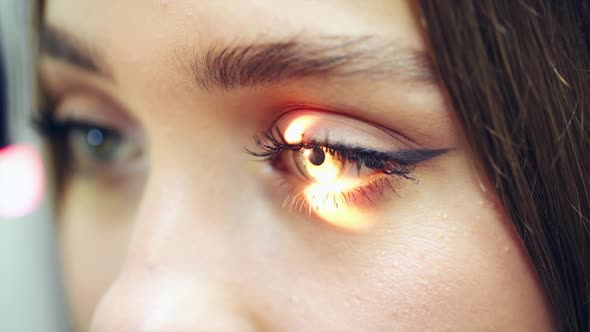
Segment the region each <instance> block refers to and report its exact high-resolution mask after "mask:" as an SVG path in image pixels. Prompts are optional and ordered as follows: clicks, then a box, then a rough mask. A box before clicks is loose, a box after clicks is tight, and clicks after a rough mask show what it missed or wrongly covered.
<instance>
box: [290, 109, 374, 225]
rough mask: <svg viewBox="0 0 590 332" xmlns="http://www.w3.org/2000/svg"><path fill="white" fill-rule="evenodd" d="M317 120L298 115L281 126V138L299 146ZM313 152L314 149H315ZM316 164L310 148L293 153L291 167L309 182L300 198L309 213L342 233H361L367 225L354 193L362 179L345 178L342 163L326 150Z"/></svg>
mask: <svg viewBox="0 0 590 332" xmlns="http://www.w3.org/2000/svg"><path fill="white" fill-rule="evenodd" d="M316 121H318V116H317V115H315V114H308V115H302V116H299V117H296V118H294V119H292V120H291V121H290V122H288V124H287V126H286V127H283V129H284V131H283V138H284V140H285V142H287V143H289V144H299V143H301V142H303V141H304V140H305V138H306V137H305V134H306V133H309V132H310V131H311V132H313V131H314V130H313V129H314V128H313V126H314V124H315V123H316ZM316 149H317V148H316ZM322 150H323V152H324V153H325V155H324V156H322V159H321V161H320V162H318V163H317V164H314V163H313V162H312V153H314V149H313V148H309V149H305V150H302V151H301V153H300V154H295V155H294V158H295V164H296V165H297V167H298V169H299V171H300V172H301V174H302V175H303V176H304V177H305V178H306V179H307V180H308V181H309V182H310V184H309V185H307V187H306V188H305V189H303V191H302V196H301V197H302V198H304V200H305V201H306V203H307V206H308V207H309V212H310V213H311V212H313V214H314V215H315V216H317V217H318V218H319V219H321V220H322V221H323V222H325V223H327V224H330V225H332V226H335V227H337V228H339V229H342V230H346V231H353V232H354V231H362V230H365V229H367V228H368V227H369V226H370V225H371V224H370V223H369V222H368V220H367V216H366V214H365V213H363V211H362V210H361V208H360V206H359V204H358V202H359V200H362V199H364V198H361V197H360V196H362V195H363V194H362V193H358V192H357V190H358V188H361V187H362V186H363V184H364V183H365V180H366V179H361V178H355V177H352V178H350V177H347V176H346V174H347V168H348V167H349V166H350V165H347V163H346V161H343V160H340V159H339V158H337V157H335V156H334V155H333V154H332V153H330V152H329V151H327V150H326V149H322Z"/></svg>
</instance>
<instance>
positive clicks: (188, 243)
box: [129, 147, 235, 266]
mask: <svg viewBox="0 0 590 332" xmlns="http://www.w3.org/2000/svg"><path fill="white" fill-rule="evenodd" d="M180 148H182V149H185V150H179V149H164V148H160V149H158V150H159V151H161V152H160V154H159V155H156V156H154V157H152V161H151V169H150V175H149V177H148V181H147V184H146V186H145V189H144V193H143V196H142V199H141V202H140V205H139V208H138V211H137V213H136V217H135V223H134V225H135V226H134V232H133V237H132V241H131V244H130V248H129V256H130V258H131V259H134V258H136V259H137V258H139V259H143V260H145V261H146V262H147V263H148V264H153V263H154V262H159V263H163V262H164V261H174V260H176V261H179V260H182V258H183V257H185V258H189V257H188V256H191V254H193V255H196V254H200V257H194V256H193V257H190V258H191V259H193V260H199V261H201V263H202V264H201V266H203V264H205V262H204V261H202V260H207V259H209V260H211V259H212V260H214V261H219V259H220V258H221V257H218V256H219V255H220V254H222V253H223V251H224V250H223V246H222V245H223V244H224V243H225V244H227V243H229V241H228V239H227V237H228V236H231V232H230V229H231V228H232V224H233V222H234V220H233V219H234V216H233V214H234V212H235V210H234V209H232V208H231V206H228V204H229V203H230V202H231V201H233V199H232V197H233V195H234V194H235V191H234V190H232V189H231V183H228V181H218V180H217V179H220V178H223V176H224V174H226V173H230V172H231V170H228V169H227V167H230V166H229V165H227V164H223V165H222V166H219V165H216V166H215V167H212V163H213V161H214V160H218V159H219V158H221V156H219V155H217V154H218V152H216V151H211V150H207V149H201V148H198V149H195V150H196V151H199V152H196V151H195V150H191V149H188V150H186V147H180ZM134 255H137V256H134ZM216 256H217V257H216Z"/></svg>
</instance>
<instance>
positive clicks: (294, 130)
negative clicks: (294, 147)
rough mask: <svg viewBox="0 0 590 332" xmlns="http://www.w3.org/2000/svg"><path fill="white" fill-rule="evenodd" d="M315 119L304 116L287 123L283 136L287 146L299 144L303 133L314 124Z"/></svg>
mask: <svg viewBox="0 0 590 332" xmlns="http://www.w3.org/2000/svg"><path fill="white" fill-rule="evenodd" d="M315 118H316V117H314V116H311V115H304V116H301V117H298V118H296V119H295V120H293V121H292V122H291V123H289V125H288V127H287V129H285V134H284V135H283V137H284V138H285V141H286V142H287V143H289V144H297V143H301V141H302V140H303V136H304V133H305V131H306V130H307V129H308V128H309V127H310V126H311V125H312V124H313V123H314V122H315Z"/></svg>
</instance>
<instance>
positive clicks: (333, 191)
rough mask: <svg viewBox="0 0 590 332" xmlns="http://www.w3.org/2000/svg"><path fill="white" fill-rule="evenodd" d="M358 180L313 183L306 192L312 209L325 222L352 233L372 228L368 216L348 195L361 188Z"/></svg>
mask: <svg viewBox="0 0 590 332" xmlns="http://www.w3.org/2000/svg"><path fill="white" fill-rule="evenodd" d="M359 185H361V184H360V182H359V181H358V180H350V179H349V180H339V181H335V182H331V183H313V184H310V185H309V186H308V187H307V188H306V189H305V190H304V196H305V199H306V200H307V203H308V204H309V206H310V208H311V209H312V210H313V211H314V212H315V213H316V214H317V216H318V217H320V218H321V219H322V220H323V221H325V222H327V223H329V224H331V225H334V226H336V227H338V228H342V229H345V230H350V231H360V230H363V229H366V228H367V227H368V226H370V224H369V223H367V220H366V216H363V213H362V212H361V211H360V210H359V208H358V207H357V206H355V205H354V202H350V201H349V198H345V197H347V196H346V194H347V193H349V192H353V191H354V190H355V188H358V187H359Z"/></svg>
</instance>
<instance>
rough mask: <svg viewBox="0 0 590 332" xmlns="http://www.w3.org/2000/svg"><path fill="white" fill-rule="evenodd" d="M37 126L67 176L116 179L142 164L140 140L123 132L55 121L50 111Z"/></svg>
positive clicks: (142, 156) (75, 122)
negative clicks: (48, 141) (55, 150)
mask: <svg viewBox="0 0 590 332" xmlns="http://www.w3.org/2000/svg"><path fill="white" fill-rule="evenodd" d="M77 117H78V118H82V117H81V116H77ZM36 125H37V127H38V129H39V130H40V132H41V133H42V134H43V135H45V136H46V137H47V138H49V139H50V141H51V142H52V143H53V144H54V146H55V147H57V148H58V150H59V152H60V156H61V158H62V159H63V160H61V161H60V165H65V166H66V171H68V173H69V174H79V175H84V176H92V177H101V178H105V177H108V178H118V177H120V176H124V175H126V174H128V172H131V171H133V170H135V168H136V166H138V165H141V164H143V163H142V161H144V160H145V149H144V144H143V140H142V139H141V138H140V137H139V136H137V135H133V134H132V133H130V132H128V131H126V130H125V129H115V128H112V127H108V126H105V125H101V124H97V123H93V121H92V120H88V121H84V120H78V119H76V120H69V119H64V120H58V119H56V118H55V115H54V112H53V111H46V112H44V113H42V115H41V117H40V119H38V120H37V121H36Z"/></svg>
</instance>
